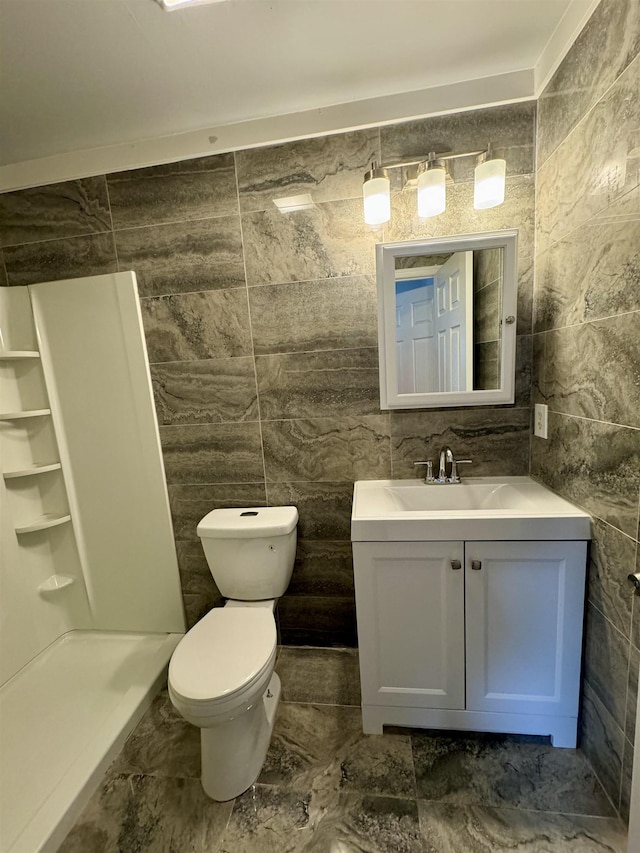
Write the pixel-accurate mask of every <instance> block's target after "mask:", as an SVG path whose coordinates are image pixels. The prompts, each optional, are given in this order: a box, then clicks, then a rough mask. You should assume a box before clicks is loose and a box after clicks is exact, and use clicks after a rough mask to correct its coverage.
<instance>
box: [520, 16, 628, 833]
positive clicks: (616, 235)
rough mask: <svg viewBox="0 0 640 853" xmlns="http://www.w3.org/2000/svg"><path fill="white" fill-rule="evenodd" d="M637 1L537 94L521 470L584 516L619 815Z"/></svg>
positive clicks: (592, 642) (588, 672)
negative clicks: (531, 422)
mask: <svg viewBox="0 0 640 853" xmlns="http://www.w3.org/2000/svg"><path fill="white" fill-rule="evenodd" d="M639 46H640V5H639V4H638V3H637V2H635V0H602V2H601V4H600V5H599V7H598V8H597V10H596V12H595V13H594V15H593V17H592V18H591V20H590V21H589V23H588V24H587V26H586V27H585V29H584V30H583V32H582V34H581V35H580V37H579V38H578V40H577V41H576V43H575V44H574V46H573V48H572V49H571V51H570V52H569V54H568V55H567V57H566V58H565V60H564V62H563V63H562V65H561V66H560V68H559V69H558V71H557V72H556V74H555V76H554V78H553V79H552V81H551V82H550V84H549V86H548V87H547V89H546V90H545V92H544V93H543V95H542V97H541V98H540V101H539V122H538V132H537V133H538V135H537V152H538V174H537V199H536V232H537V233H536V236H537V243H536V249H537V254H536V263H535V270H536V276H535V299H534V304H535V311H534V338H533V353H534V371H533V387H532V395H533V400H534V402H546V403H547V404H548V405H549V439H548V440H547V441H544V440H543V439H540V438H535V437H534V438H533V439H532V445H531V471H532V474H533V475H534V476H537V477H539V478H540V479H541V480H542V481H543V482H545V483H547V484H548V485H549V486H550V487H551V488H553V489H554V490H556V491H557V492H559V493H560V494H562V495H564V496H565V497H567V498H569V499H570V500H572V501H574V502H575V503H577V504H579V505H581V506H583V507H584V508H585V509H586V510H587V511H588V512H590V513H591V515H592V516H593V517H594V525H593V536H594V539H593V543H592V548H591V558H590V566H589V587H588V605H587V620H586V639H585V658H584V692H583V699H582V717H581V720H582V723H581V728H582V746H583V748H584V750H585V752H586V753H587V756H588V757H589V759H590V760H591V762H592V764H593V766H594V768H595V769H596V772H597V773H598V775H599V776H600V779H601V781H602V782H603V784H604V786H605V788H606V790H607V793H608V794H609V796H610V797H611V800H612V801H613V803H614V805H615V807H616V808H617V809H619V811H620V813H621V814H622V816H623V817H624V818H625V819H627V818H628V811H629V796H630V779H631V769H630V768H631V765H632V761H633V737H634V727H635V706H636V698H637V691H638V664H639V662H640V598H639V597H634V595H633V593H632V592H631V590H630V587H629V585H628V583H627V580H626V577H627V573H628V572H630V571H633V570H634V568H635V570H636V571H637V570H638V569H640V547H639V546H638V539H639V536H640V533H639V527H638V523H639V512H640V335H639V333H638V329H639V327H640V186H639V184H640V159H639V158H638V150H639V149H638V128H639V127H640V98H639V93H640V58H639V57H638V48H639Z"/></svg>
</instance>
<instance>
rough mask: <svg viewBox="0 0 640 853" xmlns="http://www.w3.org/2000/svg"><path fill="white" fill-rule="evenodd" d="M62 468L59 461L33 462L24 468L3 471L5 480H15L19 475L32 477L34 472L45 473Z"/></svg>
mask: <svg viewBox="0 0 640 853" xmlns="http://www.w3.org/2000/svg"><path fill="white" fill-rule="evenodd" d="M61 468H62V464H61V463H60V462H34V463H33V464H32V465H30V466H28V467H25V468H17V469H15V470H14V471H5V472H4V473H3V475H2V476H3V477H4V479H5V480H17V479H18V478H20V477H33V476H34V475H36V474H47V473H48V472H49V471H59V470H60V469H61Z"/></svg>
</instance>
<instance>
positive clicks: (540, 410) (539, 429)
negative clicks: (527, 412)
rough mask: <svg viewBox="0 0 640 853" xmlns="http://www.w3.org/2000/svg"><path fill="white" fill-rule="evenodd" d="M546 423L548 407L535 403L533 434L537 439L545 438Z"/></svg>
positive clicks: (544, 404)
mask: <svg viewBox="0 0 640 853" xmlns="http://www.w3.org/2000/svg"><path fill="white" fill-rule="evenodd" d="M548 421H549V407H548V406H547V404H546V403H536V404H535V406H534V417H533V434H534V435H537V436H538V437H539V438H546V437H547V424H548Z"/></svg>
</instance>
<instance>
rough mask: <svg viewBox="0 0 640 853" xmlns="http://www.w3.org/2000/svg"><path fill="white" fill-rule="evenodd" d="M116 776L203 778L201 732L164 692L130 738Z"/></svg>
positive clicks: (116, 764)
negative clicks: (185, 718)
mask: <svg viewBox="0 0 640 853" xmlns="http://www.w3.org/2000/svg"><path fill="white" fill-rule="evenodd" d="M112 770H113V772H114V773H127V774H144V775H145V776H168V777H172V778H174V779H181V778H190V779H199V778H200V730H199V729H197V728H196V727H195V726H192V725H191V724H190V723H187V722H186V721H185V720H184V719H183V718H182V717H181V716H180V714H179V713H178V712H177V711H176V709H175V708H174V707H173V705H172V704H171V700H170V699H169V694H168V693H167V691H166V690H163V691H162V692H161V693H160V694H159V695H158V696H156V698H155V699H154V701H153V704H152V705H151V708H149V710H148V711H147V713H146V714H145V715H144V717H143V718H142V720H141V721H140V722H139V723H138V725H137V726H136V728H135V729H134V730H133V732H132V733H131V734H130V735H129V738H128V739H127V742H126V743H125V745H124V748H123V749H122V752H121V753H120V755H119V756H118V757H117V758H116V760H115V761H114V763H113V764H112Z"/></svg>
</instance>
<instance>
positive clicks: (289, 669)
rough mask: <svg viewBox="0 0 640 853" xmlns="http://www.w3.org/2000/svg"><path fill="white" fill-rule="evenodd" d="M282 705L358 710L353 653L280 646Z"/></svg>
mask: <svg viewBox="0 0 640 853" xmlns="http://www.w3.org/2000/svg"><path fill="white" fill-rule="evenodd" d="M278 674H279V675H280V680H281V682H282V701H283V702H311V703H314V704H316V705H356V706H358V707H359V706H360V668H359V664H358V652H357V650H356V649H302V648H296V647H291V646H283V647H282V649H281V651H280V657H279V658H278Z"/></svg>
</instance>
